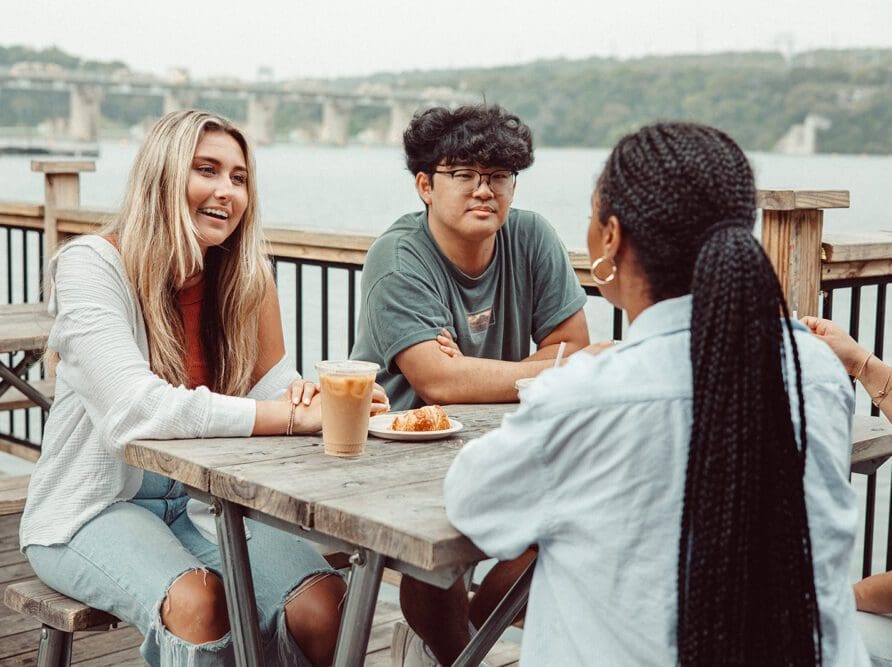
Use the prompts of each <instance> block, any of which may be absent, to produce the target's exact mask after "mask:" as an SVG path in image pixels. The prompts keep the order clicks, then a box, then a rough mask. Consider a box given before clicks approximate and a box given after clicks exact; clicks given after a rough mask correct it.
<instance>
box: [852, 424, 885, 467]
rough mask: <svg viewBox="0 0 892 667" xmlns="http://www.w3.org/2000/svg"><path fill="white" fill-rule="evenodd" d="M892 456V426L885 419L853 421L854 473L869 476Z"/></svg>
mask: <svg viewBox="0 0 892 667" xmlns="http://www.w3.org/2000/svg"><path fill="white" fill-rule="evenodd" d="M890 456H892V424H890V423H889V420H888V419H886V418H885V417H882V416H880V417H870V416H868V415H855V416H854V418H853V420H852V472H857V473H861V474H864V475H869V474H870V473H872V472H874V471H875V470H876V469H877V468H879V467H880V466H881V465H883V463H885V461H886V459H888V458H889V457H890Z"/></svg>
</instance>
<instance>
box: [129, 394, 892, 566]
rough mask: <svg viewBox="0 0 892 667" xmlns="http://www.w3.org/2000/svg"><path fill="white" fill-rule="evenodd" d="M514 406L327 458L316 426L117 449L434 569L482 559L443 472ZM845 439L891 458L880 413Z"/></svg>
mask: <svg viewBox="0 0 892 667" xmlns="http://www.w3.org/2000/svg"><path fill="white" fill-rule="evenodd" d="M516 408H517V405H516V404H510V403H509V404H497V405H454V406H447V407H446V410H447V412H448V413H449V415H450V416H451V417H454V418H456V419H458V420H459V421H461V422H462V424H463V426H464V429H463V430H462V431H460V432H459V433H457V434H455V436H454V437H451V438H448V439H445V440H435V441H430V442H409V441H400V442H397V441H389V440H379V439H378V438H373V437H370V438H369V441H368V443H367V445H366V453H365V454H364V455H363V456H361V457H359V458H355V459H340V458H336V457H333V456H326V455H325V454H324V453H323V451H322V437H321V435H320V434H316V435H311V436H292V437H287V436H273V437H251V438H213V439H195V440H167V441H163V440H140V441H136V442H133V443H131V444H129V445H128V446H127V448H126V450H125V453H124V454H125V459H126V461H127V462H128V463H130V464H131V465H134V466H137V467H139V468H143V469H145V470H151V471H154V472H157V473H160V474H162V475H166V476H168V477H171V478H173V479H176V480H178V481H180V482H183V483H184V484H187V485H189V486H192V487H194V488H196V489H198V490H200V491H204V492H206V493H209V494H211V495H213V496H216V497H219V498H224V499H226V500H229V501H232V502H235V503H237V504H239V505H241V506H243V507H247V508H250V509H253V510H257V511H259V512H262V513H263V514H265V515H268V516H272V517H274V518H276V519H281V520H283V521H286V522H288V523H290V524H294V525H298V526H303V527H305V528H312V529H314V530H316V531H318V532H320V533H323V534H325V535H329V536H331V537H335V538H337V539H340V540H343V541H345V542H348V543H350V544H355V545H358V546H361V547H366V548H369V549H372V550H374V551H377V552H378V553H382V554H384V555H386V556H390V557H392V558H397V559H399V560H402V561H405V562H406V563H409V564H410V565H414V566H416V567H419V568H422V569H424V570H430V571H433V570H437V569H439V568H444V567H451V566H455V565H462V564H469V563H472V562H476V561H478V560H480V559H481V558H483V557H484V556H483V554H482V553H481V552H480V551H479V550H478V549H477V548H476V547H475V546H474V545H473V544H472V543H471V542H470V541H469V540H468V539H467V538H465V537H464V536H463V535H461V533H459V532H458V531H457V530H455V528H453V527H452V525H451V524H450V523H449V521H448V520H447V518H446V513H445V508H444V500H443V488H442V487H443V478H444V477H445V475H446V471H447V470H448V469H449V465H450V464H451V463H452V460H453V458H454V457H455V454H456V452H457V451H458V450H459V449H461V447H462V445H464V443H465V442H467V441H468V440H471V439H473V438H476V437H478V436H480V435H482V434H484V433H486V432H487V431H489V430H492V429H493V428H495V427H497V426H498V425H499V423H500V422H501V418H502V416H503V415H504V414H506V413H508V412H513V411H514V410H516ZM852 440H853V445H852V470H853V471H854V472H860V473H870V472H873V471H874V470H876V468H878V467H879V466H880V465H882V463H883V462H884V461H886V459H888V458H889V457H890V456H892V424H890V423H889V422H888V420H886V418H885V417H868V416H863V415H856V416H855V419H854V425H853V430H852Z"/></svg>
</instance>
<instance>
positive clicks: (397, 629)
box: [390, 621, 439, 667]
mask: <svg viewBox="0 0 892 667" xmlns="http://www.w3.org/2000/svg"><path fill="white" fill-rule="evenodd" d="M390 658H391V660H392V662H393V667H439V663H438V662H437V661H436V660H435V659H434V658H432V657H431V656H429V655H428V654H427V651H426V650H425V649H424V642H423V641H422V640H421V637H419V636H418V635H417V634H415V631H414V630H413V629H412V628H410V627H409V624H408V623H403V622H402V621H398V622H397V623H395V624H394V625H393V640H392V641H391V644H390Z"/></svg>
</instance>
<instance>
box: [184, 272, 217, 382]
mask: <svg viewBox="0 0 892 667" xmlns="http://www.w3.org/2000/svg"><path fill="white" fill-rule="evenodd" d="M203 300H204V278H202V279H201V281H200V282H199V283H197V284H195V285H192V286H191V287H187V288H186V289H182V290H180V291H179V292H177V303H178V304H179V306H180V312H181V313H182V315H183V333H184V334H185V337H186V340H185V343H186V349H185V353H186V354H185V361H186V386H187V387H189V388H190V389H193V388H195V387H200V386H202V385H204V386H205V387H209V386H210V384H211V375H210V373H208V368H207V365H206V363H205V356H204V344H203V343H202V340H201V302H202V301H203Z"/></svg>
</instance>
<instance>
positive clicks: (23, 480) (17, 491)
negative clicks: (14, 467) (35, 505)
mask: <svg viewBox="0 0 892 667" xmlns="http://www.w3.org/2000/svg"><path fill="white" fill-rule="evenodd" d="M30 480H31V476H30V475H16V476H15V477H0V516H6V515H7V514H21V512H22V510H23V509H24V508H25V498H26V497H27V496H28V482H29V481H30Z"/></svg>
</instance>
